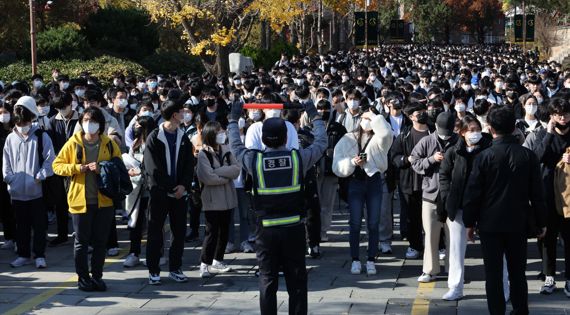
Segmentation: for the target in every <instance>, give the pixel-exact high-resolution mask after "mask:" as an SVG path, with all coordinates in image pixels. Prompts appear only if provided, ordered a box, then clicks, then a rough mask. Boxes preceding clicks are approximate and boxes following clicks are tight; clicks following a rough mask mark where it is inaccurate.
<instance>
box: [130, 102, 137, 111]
mask: <svg viewBox="0 0 570 315" xmlns="http://www.w3.org/2000/svg"><path fill="white" fill-rule="evenodd" d="M138 106H139V104H137V103H133V104H130V105H129V107H130V108H131V109H132V110H137V107H138Z"/></svg>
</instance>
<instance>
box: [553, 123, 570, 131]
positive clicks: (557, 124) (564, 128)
mask: <svg viewBox="0 0 570 315" xmlns="http://www.w3.org/2000/svg"><path fill="white" fill-rule="evenodd" d="M569 127H570V125H561V124H559V123H556V128H557V129H559V130H566V129H568V128H569Z"/></svg>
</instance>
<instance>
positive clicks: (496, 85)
mask: <svg viewBox="0 0 570 315" xmlns="http://www.w3.org/2000/svg"><path fill="white" fill-rule="evenodd" d="M503 85H504V83H503V82H502V81H497V82H495V88H497V89H501V90H502V89H503Z"/></svg>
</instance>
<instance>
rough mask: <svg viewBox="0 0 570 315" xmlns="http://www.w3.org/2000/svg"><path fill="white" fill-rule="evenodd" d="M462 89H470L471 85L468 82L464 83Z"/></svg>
mask: <svg viewBox="0 0 570 315" xmlns="http://www.w3.org/2000/svg"><path fill="white" fill-rule="evenodd" d="M463 90H465V92H467V91H469V90H471V85H469V84H464V85H463Z"/></svg>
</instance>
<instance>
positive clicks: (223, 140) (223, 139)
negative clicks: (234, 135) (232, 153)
mask: <svg viewBox="0 0 570 315" xmlns="http://www.w3.org/2000/svg"><path fill="white" fill-rule="evenodd" d="M226 138H227V136H226V133H225V132H220V133H218V134H217V135H216V143H217V144H225V143H226Z"/></svg>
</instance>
